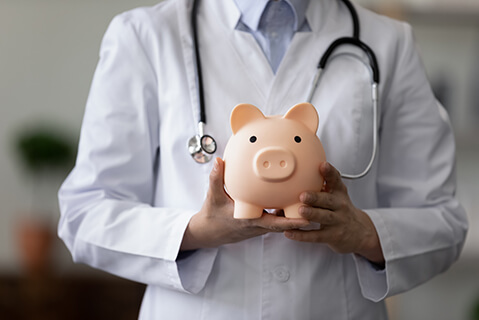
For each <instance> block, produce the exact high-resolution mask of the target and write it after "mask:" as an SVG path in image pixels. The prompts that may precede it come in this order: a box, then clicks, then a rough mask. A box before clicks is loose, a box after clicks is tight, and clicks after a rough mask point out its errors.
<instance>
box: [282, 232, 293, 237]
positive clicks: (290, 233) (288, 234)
mask: <svg viewBox="0 0 479 320" xmlns="http://www.w3.org/2000/svg"><path fill="white" fill-rule="evenodd" d="M284 235H285V236H286V237H287V238H290V239H293V238H294V233H293V232H292V231H285V232H284Z"/></svg>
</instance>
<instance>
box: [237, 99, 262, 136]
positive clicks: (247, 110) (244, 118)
mask: <svg viewBox="0 0 479 320" xmlns="http://www.w3.org/2000/svg"><path fill="white" fill-rule="evenodd" d="M264 118H265V116H264V115H263V113H262V112H261V111H260V110H259V109H258V108H256V107H255V106H253V105H252V104H247V103H242V104H239V105H237V106H236V107H235V108H234V109H233V111H232V112H231V118H230V124H231V129H232V130H233V134H236V132H238V130H239V129H241V128H242V127H243V126H244V125H245V124H247V123H249V122H251V121H253V120H257V119H264Z"/></svg>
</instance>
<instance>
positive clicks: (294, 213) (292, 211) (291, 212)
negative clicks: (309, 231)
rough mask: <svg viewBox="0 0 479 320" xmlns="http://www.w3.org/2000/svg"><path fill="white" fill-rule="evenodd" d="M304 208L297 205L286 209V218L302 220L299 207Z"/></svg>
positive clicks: (300, 204)
mask: <svg viewBox="0 0 479 320" xmlns="http://www.w3.org/2000/svg"><path fill="white" fill-rule="evenodd" d="M301 206H302V203H295V204H293V205H291V206H289V207H286V208H284V209H283V210H284V216H285V217H286V218H302V217H301V216H300V215H299V207H301Z"/></svg>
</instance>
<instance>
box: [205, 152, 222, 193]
mask: <svg viewBox="0 0 479 320" xmlns="http://www.w3.org/2000/svg"><path fill="white" fill-rule="evenodd" d="M224 168H225V166H224V161H223V160H222V159H221V158H216V159H215V162H214V164H213V170H211V173H210V186H209V189H208V196H209V197H210V198H213V199H215V200H220V199H222V198H224V196H225V190H224Z"/></svg>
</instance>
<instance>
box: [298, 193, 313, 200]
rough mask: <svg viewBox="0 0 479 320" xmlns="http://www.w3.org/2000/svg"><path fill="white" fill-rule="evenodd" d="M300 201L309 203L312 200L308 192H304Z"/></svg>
mask: <svg viewBox="0 0 479 320" xmlns="http://www.w3.org/2000/svg"><path fill="white" fill-rule="evenodd" d="M299 200H301V202H308V201H309V200H311V195H310V194H309V193H307V192H303V193H301V195H300V196H299Z"/></svg>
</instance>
